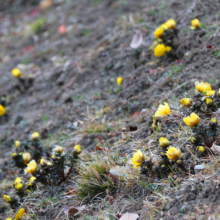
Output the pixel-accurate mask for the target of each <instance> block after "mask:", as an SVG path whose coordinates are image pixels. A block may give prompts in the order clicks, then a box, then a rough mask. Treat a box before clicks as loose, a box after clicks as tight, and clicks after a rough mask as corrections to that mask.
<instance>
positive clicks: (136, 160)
mask: <svg viewBox="0 0 220 220" xmlns="http://www.w3.org/2000/svg"><path fill="white" fill-rule="evenodd" d="M145 160H146V156H145V155H144V154H143V153H142V152H141V151H140V150H137V152H136V153H134V155H133V158H132V164H133V165H134V168H138V167H140V166H141V164H142V163H143V162H144V161H145Z"/></svg>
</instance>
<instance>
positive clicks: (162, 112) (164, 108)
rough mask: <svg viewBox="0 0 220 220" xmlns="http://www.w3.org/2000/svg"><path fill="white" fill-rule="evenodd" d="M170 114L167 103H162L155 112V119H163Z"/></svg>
mask: <svg viewBox="0 0 220 220" xmlns="http://www.w3.org/2000/svg"><path fill="white" fill-rule="evenodd" d="M169 114H170V106H169V105H168V103H167V102H164V105H162V104H160V105H159V107H158V109H157V111H156V112H155V114H154V116H155V117H164V116H166V115H169Z"/></svg>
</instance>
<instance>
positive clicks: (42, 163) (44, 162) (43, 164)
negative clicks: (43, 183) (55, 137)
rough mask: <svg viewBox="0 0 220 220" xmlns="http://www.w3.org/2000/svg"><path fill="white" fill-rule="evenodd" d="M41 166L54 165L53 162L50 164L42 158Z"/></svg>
mask: <svg viewBox="0 0 220 220" xmlns="http://www.w3.org/2000/svg"><path fill="white" fill-rule="evenodd" d="M40 164H41V166H46V165H52V163H51V162H48V161H47V160H45V159H43V158H41V160H40Z"/></svg>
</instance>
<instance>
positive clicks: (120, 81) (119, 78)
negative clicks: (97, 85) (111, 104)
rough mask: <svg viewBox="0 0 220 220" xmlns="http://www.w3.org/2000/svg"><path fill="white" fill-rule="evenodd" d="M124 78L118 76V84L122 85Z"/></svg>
mask: <svg viewBox="0 0 220 220" xmlns="http://www.w3.org/2000/svg"><path fill="white" fill-rule="evenodd" d="M122 81H123V78H122V77H118V78H117V84H118V85H119V86H120V85H121V84H122Z"/></svg>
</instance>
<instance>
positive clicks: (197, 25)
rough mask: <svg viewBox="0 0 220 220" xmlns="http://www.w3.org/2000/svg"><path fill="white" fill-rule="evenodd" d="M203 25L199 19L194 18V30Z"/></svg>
mask: <svg viewBox="0 0 220 220" xmlns="http://www.w3.org/2000/svg"><path fill="white" fill-rule="evenodd" d="M200 26H201V24H200V22H199V19H197V18H196V19H193V20H192V21H191V27H190V28H191V29H192V30H194V29H196V28H199V27H200Z"/></svg>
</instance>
